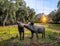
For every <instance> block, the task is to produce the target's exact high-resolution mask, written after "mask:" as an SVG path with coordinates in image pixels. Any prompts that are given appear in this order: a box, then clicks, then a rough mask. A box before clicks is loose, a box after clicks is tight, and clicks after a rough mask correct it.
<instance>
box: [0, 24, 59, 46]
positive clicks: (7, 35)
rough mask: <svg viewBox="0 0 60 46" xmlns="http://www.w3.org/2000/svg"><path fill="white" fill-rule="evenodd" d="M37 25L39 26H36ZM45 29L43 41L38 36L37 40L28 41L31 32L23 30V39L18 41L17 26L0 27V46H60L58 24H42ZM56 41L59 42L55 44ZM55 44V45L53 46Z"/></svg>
mask: <svg viewBox="0 0 60 46" xmlns="http://www.w3.org/2000/svg"><path fill="white" fill-rule="evenodd" d="M36 25H39V24H36ZM43 25H44V27H45V39H42V35H41V34H39V39H38V40H36V36H35V35H34V37H33V39H29V37H30V36H31V32H30V31H29V30H28V29H25V38H24V40H23V41H20V40H19V32H18V28H17V25H12V26H0V46H43V45H45V46H49V45H51V44H52V45H51V46H60V44H58V43H60V24H43ZM57 41H59V42H58V43H57ZM54 43H55V44H54Z"/></svg>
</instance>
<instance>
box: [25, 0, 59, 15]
mask: <svg viewBox="0 0 60 46" xmlns="http://www.w3.org/2000/svg"><path fill="white" fill-rule="evenodd" d="M24 1H25V2H26V6H29V7H30V8H33V9H34V10H35V12H36V14H39V13H44V14H49V13H50V12H51V11H54V10H57V3H58V0H32V1H31V0H29V1H28V0H24ZM51 3H52V4H51Z"/></svg>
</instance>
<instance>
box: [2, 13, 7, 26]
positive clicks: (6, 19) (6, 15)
mask: <svg viewBox="0 0 60 46" xmlns="http://www.w3.org/2000/svg"><path fill="white" fill-rule="evenodd" d="M7 18H8V13H7V15H6V17H5V19H4V21H3V26H5V23H6V21H7Z"/></svg>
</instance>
